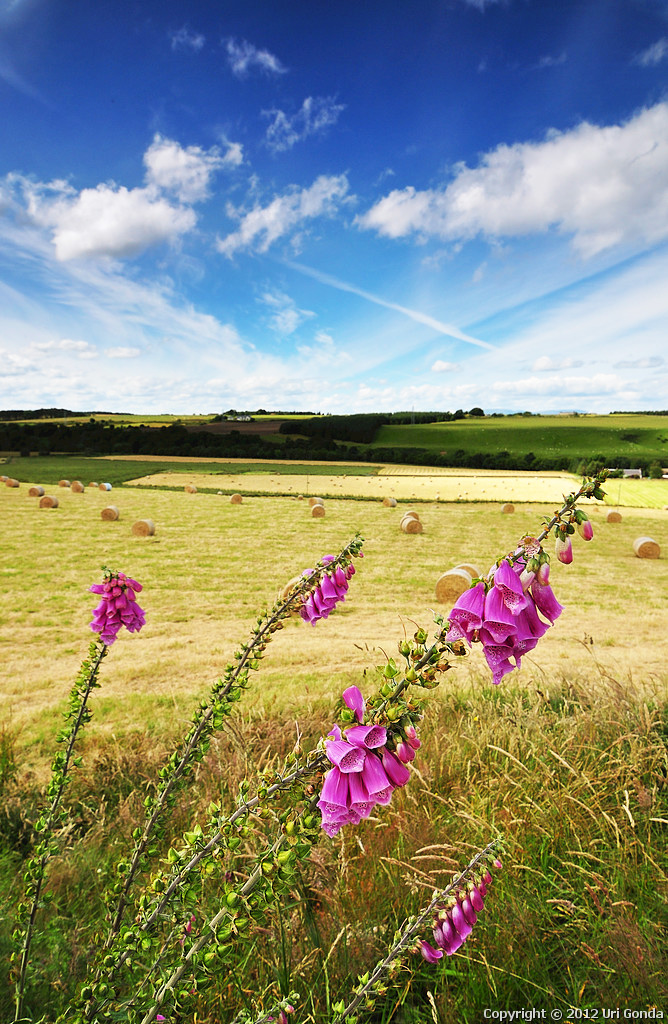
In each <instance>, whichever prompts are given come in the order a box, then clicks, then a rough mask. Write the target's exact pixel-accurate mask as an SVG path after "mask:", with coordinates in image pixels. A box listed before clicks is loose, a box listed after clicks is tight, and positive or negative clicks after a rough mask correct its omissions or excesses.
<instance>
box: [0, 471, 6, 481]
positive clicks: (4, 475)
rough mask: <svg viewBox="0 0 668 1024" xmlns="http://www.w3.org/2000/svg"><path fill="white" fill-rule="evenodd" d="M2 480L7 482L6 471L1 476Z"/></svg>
mask: <svg viewBox="0 0 668 1024" xmlns="http://www.w3.org/2000/svg"><path fill="white" fill-rule="evenodd" d="M0 481H2V483H3V484H6V483H7V474H6V473H3V474H2V476H0Z"/></svg>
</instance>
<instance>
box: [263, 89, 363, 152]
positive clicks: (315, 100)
mask: <svg viewBox="0 0 668 1024" xmlns="http://www.w3.org/2000/svg"><path fill="white" fill-rule="evenodd" d="M343 110H345V106H344V105H343V104H341V103H336V102H335V101H334V99H333V97H331V96H315V97H313V96H307V97H306V99H305V100H304V102H303V103H302V105H301V109H300V110H298V111H297V113H296V114H294V115H293V116H292V117H290V116H289V115H288V114H286V113H284V111H282V110H264V111H263V112H262V113H263V115H264V116H265V117H270V118H272V122H271V124H270V125H269V127H268V128H267V134H266V143H267V146H268V148H269V149H270V150H271V151H272V153H283V152H285V151H286V150H288V149H292V147H293V146H294V145H295V143H296V142H301V141H302V140H303V139H306V138H308V137H309V135H316V134H317V133H318V132H322V131H324V130H325V129H326V128H330V127H331V126H332V125H333V124H336V122H337V121H338V119H339V115H340V114H341V112H342V111H343Z"/></svg>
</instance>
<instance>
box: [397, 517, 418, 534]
mask: <svg viewBox="0 0 668 1024" xmlns="http://www.w3.org/2000/svg"><path fill="white" fill-rule="evenodd" d="M401 529H402V530H403V532H404V533H422V530H423V526H422V523H421V522H420V520H419V519H415V518H414V517H413V516H404V518H403V519H402V520H401Z"/></svg>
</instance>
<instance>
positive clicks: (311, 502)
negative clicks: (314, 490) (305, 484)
mask: <svg viewBox="0 0 668 1024" xmlns="http://www.w3.org/2000/svg"><path fill="white" fill-rule="evenodd" d="M308 503H309V505H310V506H311V508H313V506H314V505H324V504H325V503H324V501H323V500H322V498H309V500H308Z"/></svg>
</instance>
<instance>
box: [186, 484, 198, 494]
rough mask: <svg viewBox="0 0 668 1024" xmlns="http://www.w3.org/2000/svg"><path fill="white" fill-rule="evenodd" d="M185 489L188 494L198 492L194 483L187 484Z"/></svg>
mask: <svg viewBox="0 0 668 1024" xmlns="http://www.w3.org/2000/svg"><path fill="white" fill-rule="evenodd" d="M183 490H184V491H185V492H186V494H197V488H196V487H195V485H194V484H186V485H185V487H184V488H183Z"/></svg>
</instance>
